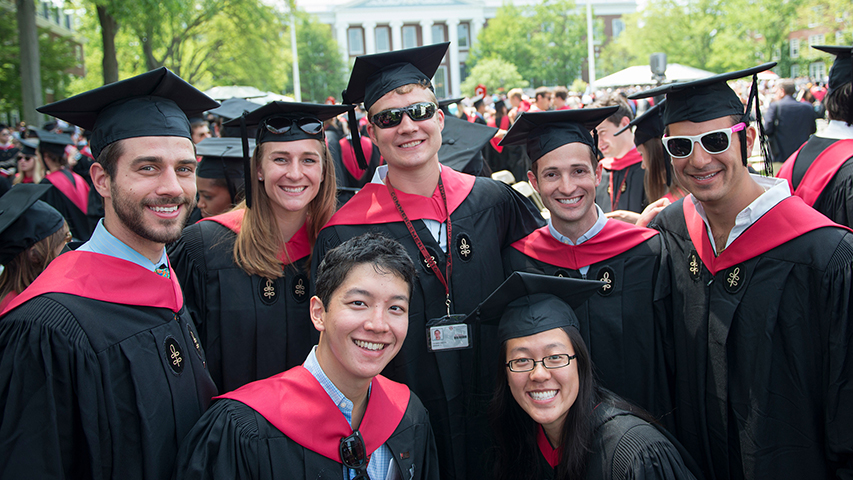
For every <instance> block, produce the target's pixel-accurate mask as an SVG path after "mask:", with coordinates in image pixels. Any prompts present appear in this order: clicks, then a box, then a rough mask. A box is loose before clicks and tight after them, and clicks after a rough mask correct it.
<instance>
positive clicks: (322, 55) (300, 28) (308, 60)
mask: <svg viewBox="0 0 853 480" xmlns="http://www.w3.org/2000/svg"><path fill="white" fill-rule="evenodd" d="M288 28H289V27H288ZM289 38H290V37H289V36H288V39H289ZM287 43H288V49H287V51H288V52H289V51H290V48H289V44H290V42H289V41H288V42H287ZM296 47H297V52H298V54H299V80H300V86H301V90H302V101H303V102H315V103H323V101H325V99H326V98H327V97H329V96H333V97H335V98H336V99H338V101H339V102H340V100H341V98H340V97H341V91H343V89H344V88H345V87H346V81H347V71H346V70H347V65H346V64H345V63H344V60H343V58H341V54H340V49H339V47H338V42H336V41H335V39H334V38H332V31H331V30H330V29H329V26H328V25H324V24H322V23H320V22H319V21H317V19H316V18H315V17H314V16H313V15H309V14H306V13H304V12H298V13H297V22H296ZM286 87H287V91H292V90H293V82H292V79H290V81H288V83H287V84H286Z"/></svg>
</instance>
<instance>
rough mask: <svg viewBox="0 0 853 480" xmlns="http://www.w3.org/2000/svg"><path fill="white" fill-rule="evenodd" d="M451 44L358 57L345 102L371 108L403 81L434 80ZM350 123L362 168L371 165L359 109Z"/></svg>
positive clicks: (351, 116) (350, 116)
mask: <svg viewBox="0 0 853 480" xmlns="http://www.w3.org/2000/svg"><path fill="white" fill-rule="evenodd" d="M449 46H450V42H444V43H436V44H434V45H426V46H423V47H416V48H407V49H404V50H395V51H393V52H385V53H375V54H372V55H362V56H360V57H356V59H355V63H354V64H353V66H352V73H351V74H350V78H349V84H347V88H346V90H344V91H343V92H342V93H341V97H342V98H343V103H350V104H358V103H364V109H365V111H370V107H372V106H373V104H374V103H376V101H377V100H379V99H380V98H382V96H383V95H385V94H386V93H388V92H390V91H392V90H394V89H396V88H398V87H402V86H403V85H409V84H411V83H422V82H424V81H427V82H428V81H430V80H431V79H432V77H433V76H435V72H436V70H438V66H439V65H440V64H441V61H442V59H444V54H445V53H447V47H449ZM430 88H431V89H432V86H430ZM433 91H435V90H434V89H433ZM348 123H349V128H350V131H351V132H352V140H353V141H352V144H353V148H354V150H355V157H356V159H357V160H358V166H359V168H361V169H362V170H364V169H367V161H366V160H365V159H364V152H362V151H361V142H360V141H359V140H358V120H357V119H356V118H355V111H351V112H350V114H349V122H348Z"/></svg>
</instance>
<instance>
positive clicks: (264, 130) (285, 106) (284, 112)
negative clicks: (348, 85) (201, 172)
mask: <svg viewBox="0 0 853 480" xmlns="http://www.w3.org/2000/svg"><path fill="white" fill-rule="evenodd" d="M347 111H350V112H352V111H353V106H352V105H323V104H319V103H299V102H281V101H276V102H270V103H268V104H266V105H264V106H263V107H260V108H257V109H255V110H252V111H251V112H248V113H244V114H242V115H240V117H239V118H235V119H233V120H231V121H229V122H227V123H225V124H224V125H225V126H228V127H236V126H239V127H240V129H241V131H242V135H241V136H242V140H243V168H244V171H245V178H246V179H247V180H248V179H250V178H252V176H251V175H252V173H251V172H250V170H251V161H250V157H251V155H250V153H249V138H248V128H249V127H257V134H256V135H255V143H256V145H260V144H262V143H267V142H293V141H296V140H305V139H313V140H318V141H320V142H323V143H324V144H325V135H324V134H323V122H324V121H325V120H329V119H331V118H334V117H336V116H338V115H340V114H342V113H344V112H347ZM353 143H356V142H353ZM251 190H252V189H251V182H249V181H247V182H246V206H247V207H249V208H251V206H252V195H251Z"/></svg>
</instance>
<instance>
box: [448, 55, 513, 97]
mask: <svg viewBox="0 0 853 480" xmlns="http://www.w3.org/2000/svg"><path fill="white" fill-rule="evenodd" d="M481 83H482V84H483V85H485V86H486V90H487V91H489V92H498V91H500V90H501V89H503V91H504V92H507V91H509V90H510V89H512V88H516V87H518V88H524V87H526V86H528V85H529V83H528V82H527V80H524V79H523V78H521V75H520V74H519V73H518V69H516V68H515V65H513V64H511V63H509V62H507V61H506V60H504V59H502V58H499V57H493V58H487V59H484V60H481V61H479V62H477V65H475V66H474V68H472V69H471V73H469V74H468V77H467V78H466V79H465V81H464V82H462V85H461V86H460V88H461V89H462V94H463V95H467V96H473V95H474V89H475V88H477V85H479V84H481Z"/></svg>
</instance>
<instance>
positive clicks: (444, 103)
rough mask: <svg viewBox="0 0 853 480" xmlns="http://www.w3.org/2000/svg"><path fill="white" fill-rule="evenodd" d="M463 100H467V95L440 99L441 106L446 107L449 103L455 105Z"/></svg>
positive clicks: (439, 104)
mask: <svg viewBox="0 0 853 480" xmlns="http://www.w3.org/2000/svg"><path fill="white" fill-rule="evenodd" d="M462 100H465V97H457V98H445V99H442V100H439V101H438V106H439V108H444V107H446V106H448V105H453V104H454V103H459V102H461V101H462Z"/></svg>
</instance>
